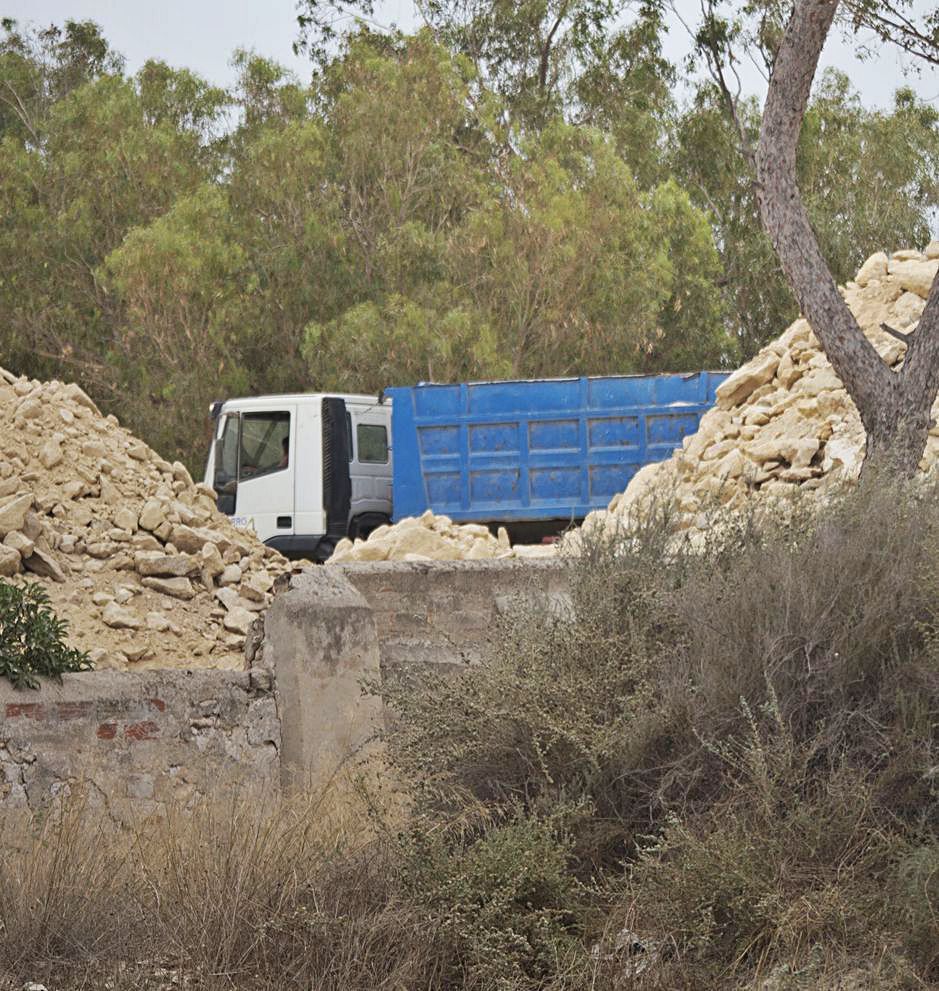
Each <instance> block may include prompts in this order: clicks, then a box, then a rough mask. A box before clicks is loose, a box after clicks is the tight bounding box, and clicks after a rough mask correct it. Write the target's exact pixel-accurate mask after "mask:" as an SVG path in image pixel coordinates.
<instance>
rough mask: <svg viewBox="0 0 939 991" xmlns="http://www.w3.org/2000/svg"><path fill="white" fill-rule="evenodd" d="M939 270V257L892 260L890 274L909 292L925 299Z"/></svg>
mask: <svg viewBox="0 0 939 991" xmlns="http://www.w3.org/2000/svg"><path fill="white" fill-rule="evenodd" d="M937 270H939V259H933V260H931V261H900V262H891V264H890V274H891V275H892V276H893V278H894V280H895V281H896V283H897V285H899V286H900V288H901V289H905V290H907V291H908V292H914V293H916V295H917V296H920V297H921V298H922V299H925V298H926V297H927V296H928V295H929V290H930V289H931V288H932V284H933V280H934V279H935V278H936V272H937Z"/></svg>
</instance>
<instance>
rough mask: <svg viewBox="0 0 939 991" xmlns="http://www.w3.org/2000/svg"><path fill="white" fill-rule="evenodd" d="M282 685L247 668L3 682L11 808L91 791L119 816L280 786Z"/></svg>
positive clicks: (1, 727)
mask: <svg viewBox="0 0 939 991" xmlns="http://www.w3.org/2000/svg"><path fill="white" fill-rule="evenodd" d="M279 756H280V725H279V722H278V719H277V713H276V709H275V703H274V697H273V694H272V692H271V680H270V677H269V675H267V674H266V673H265V672H247V671H175V670H174V671H146V672H140V673H129V672H123V671H120V672H118V671H89V672H82V673H80V674H68V675H65V677H64V678H63V680H62V683H61V684H57V683H55V682H50V681H44V682H43V685H42V688H41V689H40V690H39V691H16V690H14V689H13V688H12V687H11V686H10V685H9V684H8V683H7V682H6V681H3V680H0V810H10V809H29V810H34V811H35V810H38V809H40V808H42V807H43V805H45V804H46V803H47V802H49V800H50V799H53V798H55V797H57V796H62V795H67V794H69V793H70V792H72V791H75V790H80V791H81V792H82V793H83V795H85V796H86V798H87V800H88V801H90V802H93V803H95V804H96V805H98V804H100V805H101V806H102V807H103V808H104V809H105V810H106V811H107V813H108V814H109V815H110V816H111V817H112V818H114V819H116V820H125V819H130V818H135V817H139V816H141V815H146V814H150V813H153V812H159V811H160V809H161V807H165V806H167V805H169V804H173V805H175V806H180V805H181V806H183V807H185V806H186V805H187V804H188V803H191V802H193V801H195V800H196V799H197V798H198V797H199V796H206V795H210V794H217V793H219V792H220V791H221V789H223V788H225V787H226V786H227V785H230V784H232V783H235V782H236V781H246V782H248V783H250V784H251V786H252V787H258V788H265V787H277V785H278V778H279V767H280V760H279Z"/></svg>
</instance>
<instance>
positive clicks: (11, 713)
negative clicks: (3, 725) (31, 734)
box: [6, 702, 46, 723]
mask: <svg viewBox="0 0 939 991" xmlns="http://www.w3.org/2000/svg"><path fill="white" fill-rule="evenodd" d="M21 716H22V717H23V718H24V719H35V720H36V722H37V723H38V722H41V721H42V720H43V719H45V718H46V709H45V706H43V705H42V704H40V703H39V702H7V706H6V717H7V719H18V718H19V717H21Z"/></svg>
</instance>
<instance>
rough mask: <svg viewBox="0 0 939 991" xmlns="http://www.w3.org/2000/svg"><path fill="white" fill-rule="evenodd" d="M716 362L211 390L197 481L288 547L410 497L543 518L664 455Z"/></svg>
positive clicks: (335, 532)
mask: <svg viewBox="0 0 939 991" xmlns="http://www.w3.org/2000/svg"><path fill="white" fill-rule="evenodd" d="M725 378H726V374H725V373H721V372H693V373H688V374H666V375H615V376H581V377H577V378H559V379H529V380H517V381H501V382H495V381H492V382H464V383H458V384H437V383H420V384H418V385H415V386H398V387H392V388H388V389H386V390H384V392H383V393H382V394H381V395H378V396H369V395H354V394H339V393H319V392H317V393H297V394H292V395H278V396H256V397H251V398H243V399H230V400H227V401H225V402H219V403H215V404H213V407H212V416H213V419H214V429H213V440H212V443H211V445H210V450H209V455H208V459H207V463H206V470H205V481H206V483H207V484H208V485H210V486H212V488H213V489H214V490H215V492H216V494H217V498H218V506H219V509H220V510H221V511H222V512H224V513H226V514H228V515H229V516H231V517H232V519H233V520H234V522H235V523H237V524H240V525H244V526H250V527H253V528H254V530H255V531H256V533H257V535H258V537H259V538H260V539H261V540H263V541H264V542H265V543H266V544H269V545H270V546H271V547H274V548H276V549H277V550H279V551H281V552H283V553H284V554H286V555H288V556H290V557H307V558H311V559H314V560H325V559H326V558H327V557H328V556H329V554H330V553H331V552H332V550H333V548H334V547H335V545H336V543H337V542H338V541H339V540H340V539H341V538H342V537H345V536H349V537H353V538H354V537H365V536H367V535H368V534H369V533H370V532H371V531H372V530H374V529H375V528H376V527H378V526H380V525H381V524H383V523H389V522H397V521H398V520H400V519H403V518H404V517H406V516H418V515H420V514H421V513H423V512H424V511H425V510H428V509H430V510H432V511H433V512H434V513H437V514H444V515H447V516H449V517H450V518H451V519H453V520H455V521H458V522H461V523H462V522H474V523H482V524H485V525H488V526H490V527H493V528H495V527H498V526H505V527H507V528H508V529H509V532H510V534H512V536H513V539H515V540H518V539H522V540H525V539H538V538H539V537H542V536H544V535H546V534H549V533H558V532H560V531H561V530H563V529H564V528H565V527H567V526H570V525H571V524H572V523H577V522H579V521H580V520H582V519H583V518H584V517H585V516H586V515H587V513H588V512H590V511H591V510H594V509H597V508H601V507H603V506H606V505H607V503H608V502H609V501H610V499H611V498H612V497H613V496H614V495H615V494H616V493H617V492H622V491H623V490H624V489H625V488H626V486H627V485H628V483H629V480H630V479H631V478H632V476H633V475H634V474H635V473H636V472H637V471H638V470H639V469H640V468H641V467H642V466H643V465H646V464H649V463H651V462H654V461H661V460H663V459H664V458H667V457H668V456H669V455H670V454H671V452H672V451H673V450H674V449H675V448H676V447H679V446H680V445H681V442H682V438H683V437H684V436H685V435H686V434H689V433H694V432H695V431H696V430H697V428H698V423H699V421H700V419H701V416H702V415H703V414H704V413H705V412H706V411H707V410H708V409H709V408H710V407H711V406H712V405H713V403H714V394H715V390H716V389H717V386H718V385H720V383H721V382H722V381H723V380H724V379H725Z"/></svg>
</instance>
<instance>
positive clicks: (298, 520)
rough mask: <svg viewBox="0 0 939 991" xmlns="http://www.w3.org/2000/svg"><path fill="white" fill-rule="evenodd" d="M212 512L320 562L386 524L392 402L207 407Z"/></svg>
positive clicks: (291, 400) (304, 397) (305, 397)
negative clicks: (345, 542)
mask: <svg viewBox="0 0 939 991" xmlns="http://www.w3.org/2000/svg"><path fill="white" fill-rule="evenodd" d="M212 416H213V419H214V421H215V427H214V430H213V439H212V443H211V445H210V447H209V456H208V461H207V463H206V467H205V482H206V484H207V485H210V486H211V487H212V488H213V489H215V492H216V495H217V498H218V508H219V509H220V510H221V511H222V512H223V513H226V514H227V515H228V516H230V517H232V520H233V521H234V522H235V523H236V524H238V525H240V526H250V527H253V528H254V530H255V532H256V533H257V535H258V537H259V538H260V539H261V540H262V541H264V543H266V544H268V545H270V546H271V547H274V548H276V549H277V550H279V551H281V552H282V553H284V554H286V555H287V556H289V557H308V558H313V559H319V560H325V559H326V558H327V557H328V556H329V555H330V554H331V553H332V550H333V548H334V547H335V545H336V543H337V541H338V540H340V539H341V538H342V537H344V536H347V535H349V536H365V535H367V534H368V533H370V532H371V531H372V530H374V529H375V527H377V526H379V525H381V524H382V523H387V522H389V521H390V519H391V457H392V452H391V446H390V437H391V402H390V400H385V401H381V400H380V399H379V397H377V396H360V395H341V394H335V393H309V394H307V393H297V394H294V395H283V396H257V397H255V398H250V399H230V400H227V401H226V402H224V403H215V404H214V405H213V407H212Z"/></svg>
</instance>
